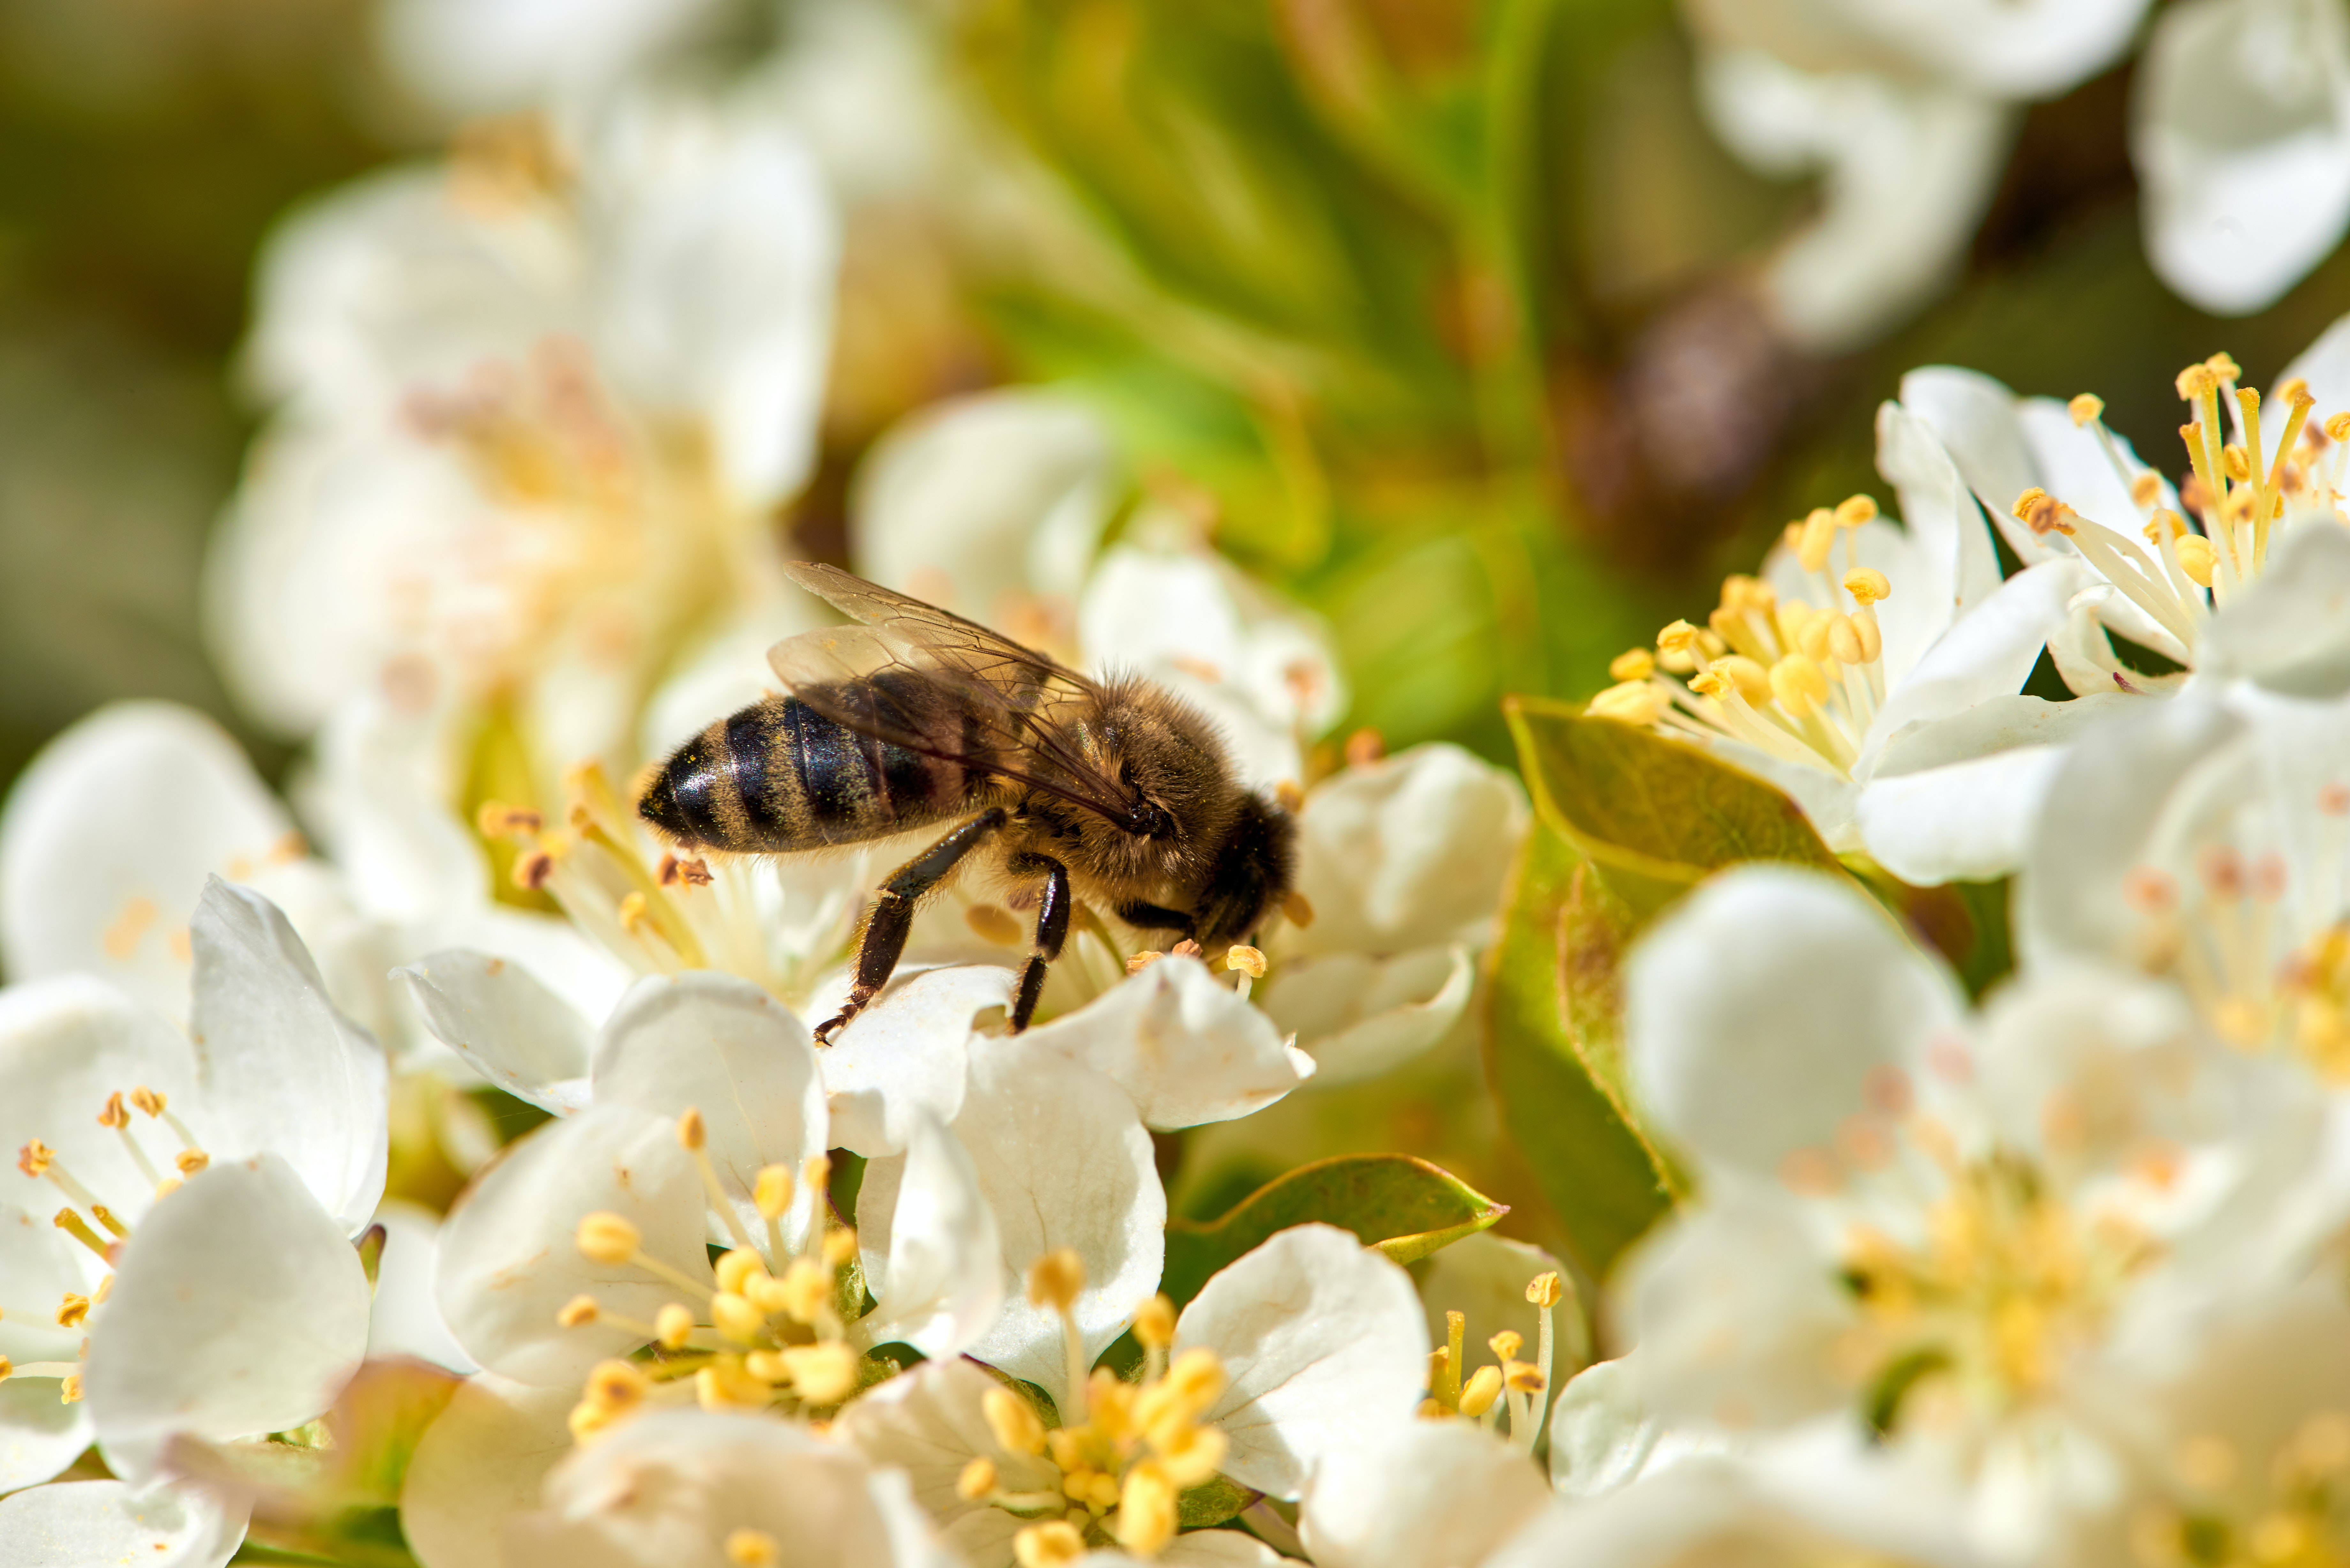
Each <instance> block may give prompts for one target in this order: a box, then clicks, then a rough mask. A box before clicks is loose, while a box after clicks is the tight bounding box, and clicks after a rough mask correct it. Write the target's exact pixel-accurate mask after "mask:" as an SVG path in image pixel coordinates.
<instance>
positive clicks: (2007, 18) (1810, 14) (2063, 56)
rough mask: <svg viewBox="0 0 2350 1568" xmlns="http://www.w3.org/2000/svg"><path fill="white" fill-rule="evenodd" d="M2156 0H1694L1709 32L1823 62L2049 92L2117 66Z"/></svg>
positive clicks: (2023, 92) (1699, 22)
mask: <svg viewBox="0 0 2350 1568" xmlns="http://www.w3.org/2000/svg"><path fill="white" fill-rule="evenodd" d="M2146 5H2147V0H1857V3H1853V0H1770V3H1758V0H1692V3H1691V4H1690V5H1688V6H1687V7H1686V10H1687V11H1688V12H1689V14H1690V21H1691V23H1692V25H1693V26H1696V27H1697V29H1698V30H1699V32H1700V36H1705V37H1708V38H1713V39H1720V40H1722V41H1726V42H1736V43H1741V44H1744V45H1746V46H1748V47H1754V48H1763V49H1768V50H1771V51H1772V52H1773V53H1774V54H1776V55H1778V56H1780V57H1782V58H1783V59H1787V60H1791V61H1795V62H1799V63H1801V64H1803V65H1804V66H1806V67H1809V68H1812V69H1818V70H1838V69H1852V68H1855V67H1869V68H1876V69H1882V70H1885V71H1887V74H1889V75H1897V76H1898V75H1902V74H1909V73H1917V74H1924V75H1928V76H1933V77H1943V78H1950V79H1952V80H1955V81H1960V82H1965V83H1967V84H1969V85H1970V86H1972V87H1973V88H1976V89H1977V90H1978V91H1981V92H1984V93H1990V94H1992V95H1995V96H1998V97H2002V98H2045V97H2053V96H2054V95H2055V94H2058V93H2061V92H2063V91H2064V89H2065V88H2070V87H2072V86H2073V85H2074V84H2075V83H2077V82H2079V81H2081V80H2083V79H2084V78H2088V77H2092V76H2095V74H2096V73H2097V72H2098V71H2100V70H2103V69H2104V68H2105V67H2106V66H2107V65H2110V64H2111V63H2112V62H2113V60H2114V58H2115V57H2116V56H2117V55H2119V54H2120V53H2121V52H2122V51H2123V50H2124V49H2125V48H2126V47H2128V45H2129V43H2130V40H2131V36H2132V35H2133V33H2134V32H2135V30H2136V28H2137V20H2138V17H2139V16H2141V15H2142V14H2143V13H2144V12H2145V10H2146Z"/></svg>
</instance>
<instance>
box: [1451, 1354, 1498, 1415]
mask: <svg viewBox="0 0 2350 1568" xmlns="http://www.w3.org/2000/svg"><path fill="white" fill-rule="evenodd" d="M1500 1397H1502V1369H1501V1368H1500V1367H1498V1366H1480V1367H1479V1368H1477V1371H1476V1374H1475V1375H1474V1376H1471V1378H1470V1379H1469V1382H1468V1385H1467V1386H1465V1387H1463V1388H1462V1389H1461V1406H1460V1408H1461V1414H1462V1415H1464V1416H1469V1417H1477V1416H1482V1415H1483V1414H1484V1413H1485V1412H1486V1411H1488V1410H1490V1409H1492V1407H1493V1401H1494V1400H1496V1399H1499V1398H1500Z"/></svg>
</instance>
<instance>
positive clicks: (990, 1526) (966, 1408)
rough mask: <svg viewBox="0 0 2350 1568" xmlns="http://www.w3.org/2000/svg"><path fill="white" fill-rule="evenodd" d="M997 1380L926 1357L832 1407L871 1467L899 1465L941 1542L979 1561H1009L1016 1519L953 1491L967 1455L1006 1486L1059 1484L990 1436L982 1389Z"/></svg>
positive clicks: (959, 1363) (1042, 1463)
mask: <svg viewBox="0 0 2350 1568" xmlns="http://www.w3.org/2000/svg"><path fill="white" fill-rule="evenodd" d="M1002 1386H1003V1385H1002V1384H1001V1383H999V1382H997V1381H996V1380H995V1379H994V1378H993V1377H991V1376H988V1375H987V1374H986V1373H984V1372H982V1371H981V1370H980V1369H979V1368H978V1367H976V1366H972V1364H971V1363H970V1362H968V1361H964V1360H961V1359H949V1360H945V1361H931V1362H926V1363H924V1364H923V1365H922V1366H917V1367H915V1368H914V1369H913V1370H912V1371H911V1372H909V1373H907V1374H906V1375H905V1376H900V1377H893V1378H891V1379H890V1380H889V1382H887V1383H884V1384H882V1385H881V1386H879V1387H878V1388H875V1389H873V1390H872V1391H871V1392H870V1393H868V1394H867V1395H865V1396H864V1397H862V1398H860V1399H858V1400H857V1401H856V1402H855V1403H854V1404H852V1405H850V1406H849V1407H847V1409H845V1410H843V1411H842V1412H841V1413H840V1417H839V1418H838V1419H837V1421H836V1422H835V1423H834V1428H833V1429H834V1430H835V1431H836V1432H837V1433H838V1434H839V1435H840V1437H841V1438H843V1439H844V1440H845V1441H847V1443H848V1444H849V1446H850V1447H852V1448H854V1449H857V1450H858V1452H859V1453H861V1454H863V1455H864V1456H865V1457H866V1459H868V1460H870V1461H871V1462H872V1463H874V1464H876V1465H887V1466H889V1467H891V1468H893V1469H901V1470H903V1471H905V1473H906V1479H907V1480H909V1481H910V1482H911V1483H912V1485H913V1492H914V1501H917V1502H919V1503H920V1504H921V1505H922V1507H923V1508H924V1509H926V1510H927V1511H929V1513H930V1515H931V1518H932V1519H934V1520H936V1521H938V1523H939V1529H940V1531H941V1532H942V1533H943V1534H944V1535H945V1537H946V1539H947V1542H949V1544H951V1545H952V1546H954V1547H955V1548H957V1549H958V1550H960V1551H961V1552H962V1553H963V1554H964V1555H965V1556H966V1557H968V1558H970V1559H971V1560H972V1561H973V1562H975V1563H1010V1562H1011V1560H1012V1538H1013V1537H1014V1535H1016V1534H1018V1533H1019V1532H1020V1530H1021V1527H1022V1524H1023V1523H1024V1521H1022V1520H1019V1519H1016V1518H1014V1516H1013V1515H1011V1514H1009V1513H1006V1512H1004V1511H1003V1510H1002V1509H999V1508H992V1507H990V1506H988V1505H987V1504H985V1503H974V1502H970V1501H965V1500H964V1499H963V1497H962V1494H961V1493H960V1492H958V1491H957V1490H955V1483H956V1482H957V1481H958V1480H961V1479H962V1472H963V1467H964V1466H966V1465H968V1464H970V1463H971V1461H972V1459H987V1460H989V1461H990V1462H991V1463H993V1465H994V1466H995V1469H996V1474H997V1476H998V1477H999V1478H1000V1479H999V1481H998V1484H999V1485H1000V1486H1002V1487H1003V1490H1006V1491H1038V1490H1049V1489H1051V1488H1054V1487H1057V1486H1058V1485H1059V1484H1060V1479H1061V1478H1060V1471H1059V1470H1058V1469H1056V1468H1055V1467H1054V1466H1053V1465H1052V1464H1051V1463H1050V1462H1049V1461H1048V1460H1046V1459H1043V1458H1041V1457H1039V1456H1036V1455H1032V1454H1023V1453H1014V1451H1012V1450H1011V1449H1006V1448H1004V1447H1003V1445H1002V1444H1000V1443H998V1442H997V1441H996V1440H995V1433H994V1430H993V1428H991V1427H990V1426H989V1425H988V1423H987V1413H986V1408H985V1405H984V1400H985V1399H986V1397H987V1391H988V1390H989V1389H991V1388H1000V1387H1002Z"/></svg>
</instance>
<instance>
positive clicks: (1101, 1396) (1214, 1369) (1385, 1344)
mask: <svg viewBox="0 0 2350 1568" xmlns="http://www.w3.org/2000/svg"><path fill="white" fill-rule="evenodd" d="M1154 1282H1155V1281H1154ZM1146 1289H1147V1287H1146ZM1138 1306H1139V1307H1142V1308H1143V1309H1145V1310H1144V1312H1143V1314H1142V1317H1141V1319H1139V1321H1137V1322H1136V1324H1135V1328H1136V1334H1137V1335H1138V1337H1139V1338H1141V1339H1142V1341H1143V1343H1144V1345H1145V1346H1146V1347H1147V1354H1148V1357H1149V1360H1148V1364H1147V1366H1146V1368H1145V1372H1144V1376H1143V1381H1142V1383H1141V1384H1140V1385H1139V1386H1136V1385H1133V1384H1128V1383H1126V1382H1123V1381H1122V1380H1120V1379H1119V1378H1118V1376H1116V1375H1115V1374H1113V1373H1110V1372H1108V1371H1107V1370H1106V1369H1105V1370H1097V1371H1095V1372H1094V1373H1093V1374H1092V1376H1091V1377H1090V1378H1089V1379H1086V1380H1083V1381H1077V1380H1074V1379H1071V1380H1060V1381H1061V1383H1062V1386H1063V1388H1064V1389H1065V1390H1066V1397H1056V1398H1055V1411H1056V1412H1057V1414H1058V1417H1059V1420H1058V1423H1057V1424H1055V1425H1051V1426H1048V1425H1047V1424H1046V1423H1045V1420H1044V1419H1043V1418H1041V1417H1040V1416H1039V1414H1038V1413H1037V1412H1036V1411H1035V1409H1034V1408H1032V1407H1030V1406H1029V1405H1028V1403H1027V1402H1026V1401H1025V1400H1024V1398H1022V1397H1020V1396H1018V1395H1017V1394H1015V1393H1014V1392H1012V1391H1011V1390H1009V1389H1007V1388H1005V1387H1004V1386H1003V1384H1002V1383H1000V1382H998V1381H996V1380H995V1379H993V1378H991V1377H989V1376H987V1375H986V1374H985V1373H983V1372H982V1371H980V1370H979V1369H978V1368H977V1367H975V1366H971V1365H970V1364H969V1363H965V1362H953V1361H948V1362H931V1363H929V1364H927V1365H925V1366H920V1367H917V1368H915V1369H914V1371H913V1372H911V1373H910V1374H908V1375H906V1376H901V1377H898V1378H894V1379H892V1380H891V1381H890V1382H889V1383H886V1384H883V1385H882V1386H879V1388H876V1389H874V1390H873V1391H871V1392H870V1393H868V1394H867V1395H866V1396H865V1397H864V1398H862V1399H860V1400H858V1402H857V1403H856V1404H855V1405H853V1406H851V1407H849V1408H848V1409H847V1411H846V1412H844V1413H843V1415H842V1417H841V1418H840V1421H839V1423H838V1426H839V1429H840V1431H841V1432H842V1433H843V1434H844V1436H846V1437H847V1439H848V1441H849V1442H851V1443H852V1444H854V1445H855V1446H857V1447H858V1449H861V1450H862V1451H863V1452H864V1453H865V1454H866V1455H867V1456H868V1458H869V1459H872V1460H873V1461H874V1462H876V1463H879V1464H889V1465H895V1466H899V1467H901V1468H903V1469H905V1470H906V1472H907V1473H908V1475H909V1477H910V1480H911V1481H912V1483H913V1489H914V1495H915V1496H916V1498H917V1499H919V1500H920V1501H921V1502H922V1503H923V1505H924V1506H925V1507H927V1508H928V1509H929V1510H930V1511H931V1516H932V1517H933V1518H935V1519H937V1520H939V1521H940V1522H941V1527H942V1529H943V1530H944V1532H945V1533H946V1536H947V1539H948V1540H950V1541H951V1542H953V1543H954V1544H955V1545H956V1546H957V1547H959V1548H960V1549H961V1550H962V1552H964V1553H965V1555H966V1556H967V1557H968V1558H969V1559H970V1560H971V1561H972V1563H973V1564H974V1568H1003V1565H1008V1564H1009V1563H1012V1562H1013V1560H1014V1540H1015V1539H1016V1538H1017V1537H1019V1536H1021V1535H1022V1534H1023V1533H1024V1532H1051V1531H1053V1529H1054V1527H1055V1524H1056V1523H1057V1524H1058V1525H1059V1527H1060V1528H1062V1529H1066V1530H1070V1531H1073V1532H1074V1531H1077V1530H1082V1529H1083V1528H1084V1527H1085V1526H1087V1525H1088V1524H1091V1523H1095V1522H1098V1523H1099V1525H1100V1526H1101V1528H1103V1529H1104V1530H1107V1532H1110V1533H1111V1535H1112V1537H1113V1538H1114V1539H1117V1540H1118V1541H1120V1542H1123V1543H1124V1544H1126V1545H1127V1546H1128V1548H1129V1549H1131V1550H1133V1551H1135V1552H1137V1553H1138V1554H1139V1555H1144V1556H1151V1555H1154V1554H1157V1553H1159V1552H1160V1551H1161V1549H1162V1548H1164V1547H1165V1546H1166V1545H1167V1543H1168V1542H1169V1539H1170V1537H1172V1536H1173V1530H1174V1504H1175V1499H1176V1497H1177V1495H1178V1494H1179V1493H1180V1491H1181V1490H1185V1489H1188V1488H1191V1487H1194V1486H1198V1485H1200V1484H1201V1483H1203V1482H1205V1481H1207V1480H1210V1479H1211V1478H1212V1477H1213V1476H1215V1475H1216V1474H1218V1473H1222V1474H1223V1475H1225V1476H1228V1477H1230V1478H1231V1479H1232V1480H1234V1481H1237V1482H1239V1483H1240V1484H1241V1485H1243V1486H1244V1487H1248V1488H1251V1489H1253V1490H1258V1491H1262V1492H1264V1493H1266V1494H1268V1495H1271V1496H1274V1497H1277V1498H1284V1499H1295V1498H1296V1497H1298V1496H1299V1495H1300V1493H1301V1491H1302V1490H1303V1489H1304V1487H1305V1481H1306V1478H1307V1476H1308V1474H1309V1473H1310V1472H1311V1470H1312V1469H1313V1468H1314V1467H1315V1465H1316V1464H1317V1463H1320V1462H1325V1461H1326V1460H1327V1459H1329V1458H1330V1457H1331V1456H1333V1455H1337V1454H1342V1453H1352V1452H1355V1451H1357V1450H1358V1449H1367V1448H1369V1447H1371V1446H1373V1445H1375V1444H1376V1443H1378V1441H1379V1439H1380V1438H1381V1435H1382V1434H1383V1433H1385V1432H1387V1431H1388V1430H1390V1429H1392V1428H1397V1427H1400V1426H1404V1425H1408V1424H1409V1421H1410V1419H1411V1410H1412V1407H1413V1406H1414V1404H1415V1403H1416V1402H1417V1401H1418V1399H1419V1395H1420V1392H1421V1390H1422V1389H1423V1388H1424V1387H1425V1386H1426V1361H1427V1355H1428V1337H1427V1331H1426V1329H1425V1327H1424V1326H1423V1325H1422V1323H1421V1320H1420V1311H1419V1301H1418V1298H1417V1297H1416V1296H1415V1295H1414V1294H1413V1293H1412V1288H1411V1282H1410V1280H1409V1277H1408V1276H1407V1275H1406V1274H1405V1273H1404V1272H1403V1271H1402V1270H1400V1269H1399V1268H1397V1267H1396V1266H1395V1265H1394V1264H1393V1263H1390V1262H1388V1261H1387V1260H1386V1259H1385V1258H1382V1257H1380V1256H1379V1255H1378V1254H1377V1253H1376V1252H1374V1251H1369V1250H1367V1249H1366V1248H1364V1247H1363V1246H1362V1245H1361V1244H1360V1243H1359V1242H1357V1241H1356V1240H1355V1238H1354V1237H1353V1236H1351V1235H1349V1234H1347V1232H1345V1231H1338V1230H1335V1229H1333V1228H1331V1227H1328V1226H1323V1225H1308V1226H1300V1227H1297V1228H1295V1229H1293V1230H1289V1231H1283V1232H1281V1233H1280V1234H1278V1235H1276V1236H1274V1238H1273V1239H1272V1240H1271V1241H1267V1242H1265V1243H1264V1244H1263V1246H1261V1247H1259V1248H1257V1249H1256V1250H1255V1251H1252V1252H1250V1253H1248V1254H1247V1255H1246V1256H1244V1257H1242V1258H1240V1259H1239V1260H1237V1261H1235V1262H1232V1264H1230V1265H1229V1266H1227V1267H1226V1268H1224V1269H1223V1270H1222V1271H1221V1272H1218V1273H1217V1274H1216V1275H1215V1276H1214V1277H1213V1278H1211V1280H1210V1281H1209V1282H1208V1283H1207V1285H1206V1286H1205V1287H1204V1288H1203V1289H1202V1290H1201V1293H1200V1294H1199V1295H1198V1297H1197V1298H1195V1299H1194V1300H1193V1301H1192V1303H1191V1304H1190V1305H1189V1306H1187V1307H1185V1308H1184V1309H1183V1312H1182V1314H1181V1315H1180V1317H1172V1315H1171V1314H1169V1313H1168V1312H1167V1310H1166V1303H1165V1302H1164V1301H1160V1302H1158V1303H1155V1304H1153V1303H1149V1301H1147V1300H1146V1299H1143V1298H1136V1299H1135V1301H1134V1302H1133V1303H1132V1304H1130V1305H1129V1306H1128V1314H1129V1316H1131V1315H1132V1314H1134V1312H1135V1309H1136V1307H1138ZM1170 1318H1171V1321H1170ZM1120 1326H1121V1327H1122V1326H1123V1324H1121V1325H1120ZM1094 1343H1095V1341H1094V1338H1093V1336H1092V1335H1091V1334H1083V1335H1082V1337H1073V1338H1072V1340H1071V1341H1070V1343H1069V1346H1068V1349H1069V1355H1070V1366H1071V1370H1072V1371H1073V1372H1075V1371H1076V1370H1077V1369H1078V1367H1079V1366H1080V1365H1081V1358H1085V1360H1084V1362H1083V1364H1085V1365H1089V1358H1090V1356H1091V1355H1092V1354H1093V1346H1094ZM1520 1462H1521V1463H1523V1461H1520ZM1529 1473H1531V1469H1529ZM1178 1539H1179V1542H1180V1538H1178ZM1170 1559H1171V1560H1174V1561H1181V1558H1180V1556H1176V1555H1174V1554H1173V1553H1170V1554H1169V1557H1167V1558H1162V1559H1161V1560H1170Z"/></svg>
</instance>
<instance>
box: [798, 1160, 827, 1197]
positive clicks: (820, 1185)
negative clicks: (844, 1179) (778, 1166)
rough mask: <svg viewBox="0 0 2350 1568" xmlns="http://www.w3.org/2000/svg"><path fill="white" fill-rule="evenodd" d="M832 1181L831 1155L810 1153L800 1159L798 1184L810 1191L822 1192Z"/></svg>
mask: <svg viewBox="0 0 2350 1568" xmlns="http://www.w3.org/2000/svg"><path fill="white" fill-rule="evenodd" d="M831 1181H832V1157H831V1156H830V1155H824V1154H812V1155H810V1156H808V1157H807V1158H806V1159H804V1160H802V1161H800V1185H801V1186H802V1187H805V1188H806V1189H808V1190H809V1191H810V1192H823V1191H825V1190H827V1188H828V1187H829V1186H830V1184H831Z"/></svg>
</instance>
